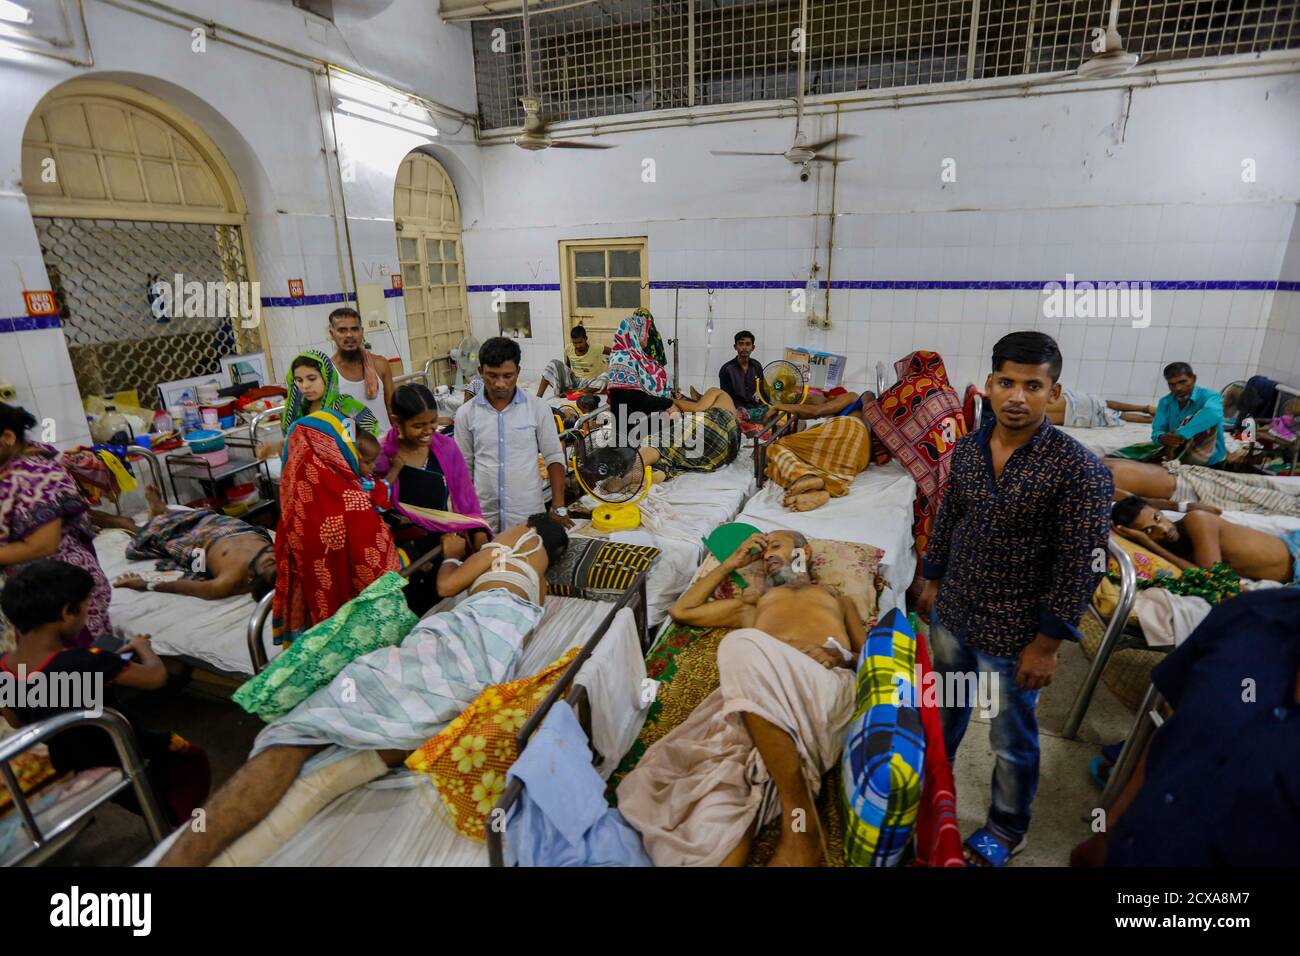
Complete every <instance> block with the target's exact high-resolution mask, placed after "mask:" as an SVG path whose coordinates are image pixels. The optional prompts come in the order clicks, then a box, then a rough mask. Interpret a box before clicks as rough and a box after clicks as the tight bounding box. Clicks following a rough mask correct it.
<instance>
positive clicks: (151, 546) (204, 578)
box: [94, 487, 275, 601]
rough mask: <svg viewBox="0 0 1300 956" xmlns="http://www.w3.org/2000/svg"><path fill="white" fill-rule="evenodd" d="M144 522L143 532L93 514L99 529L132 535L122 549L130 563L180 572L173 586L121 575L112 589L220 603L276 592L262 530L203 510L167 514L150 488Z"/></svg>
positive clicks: (119, 518) (121, 519) (271, 548)
mask: <svg viewBox="0 0 1300 956" xmlns="http://www.w3.org/2000/svg"><path fill="white" fill-rule="evenodd" d="M145 496H146V497H147V498H148V499H149V520H148V521H147V522H145V525H144V527H143V528H140V527H137V526H136V524H135V522H134V521H132V520H131V519H130V518H127V517H125V516H123V515H110V514H104V513H102V512H95V513H94V520H95V523H96V525H98V526H99V527H101V528H120V529H122V530H123V531H130V532H131V533H132V534H133V535H135V537H134V539H132V541H131V544H130V545H128V547H127V549H126V556H127V557H128V558H130V559H131V560H132V561H148V560H150V559H153V558H157V559H159V560H160V561H161V562H166V563H168V564H170V565H172V566H174V567H176V568H180V569H181V570H182V571H184V572H185V573H186V575H187V577H185V578H181V579H180V580H177V581H146V580H145V579H144V578H143V577H141V576H140V575H138V574H124V575H122V576H121V577H119V578H118V579H117V580H116V581H114V582H113V586H114V587H119V588H130V589H131V590H133V591H157V592H159V593H161V594H187V595H189V596H190V597H197V598H203V599H204V600H208V601H220V600H221V599H222V598H228V597H231V596H233V595H236V594H249V593H251V594H252V595H253V600H254V601H260V600H261V599H262V598H263V597H265V596H266V595H267V594H269V593H270V592H272V591H274V590H275V545H274V544H272V543H271V536H270V534H268V533H267V531H266V529H265V528H259V527H256V526H255V525H251V524H249V523H248V522H246V521H240V520H239V519H238V518H232V517H230V516H229V515H223V514H217V513H216V512H214V511H208V510H206V509H197V510H194V511H168V510H167V506H166V504H165V503H164V502H163V500H162V498H161V497H160V496H159V494H158V490H157V489H156V488H153V487H146V488H145Z"/></svg>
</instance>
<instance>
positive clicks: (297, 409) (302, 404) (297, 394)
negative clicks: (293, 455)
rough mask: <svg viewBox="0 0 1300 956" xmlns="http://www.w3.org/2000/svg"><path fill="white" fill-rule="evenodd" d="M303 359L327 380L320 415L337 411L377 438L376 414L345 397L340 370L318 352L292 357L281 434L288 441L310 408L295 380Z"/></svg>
mask: <svg viewBox="0 0 1300 956" xmlns="http://www.w3.org/2000/svg"><path fill="white" fill-rule="evenodd" d="M300 358H307V359H310V360H311V361H312V362H313V363H314V364H315V365H316V367H317V368H318V369H319V370H320V373H321V377H322V378H323V379H325V394H324V395H322V396H321V403H320V407H321V411H325V410H329V411H335V412H338V413H339V414H340V415H342V416H344V417H345V418H351V419H355V421H356V423H357V424H358V425H360V426H361V427H362V428H364V429H365V430H366V431H368V432H370V434H372V435H374V436H375V437H376V438H378V437H379V421H378V420H377V419H376V418H375V416H374V413H373V412H371V411H370V409H368V408H366V406H365V405H364V404H362V403H361V402H359V401H357V400H356V399H355V398H353V397H352V396H351V395H344V394H343V392H342V391H340V390H339V371H338V369H336V368H335V367H334V363H333V362H331V361H330V359H329V356H328V355H326V354H325V353H324V352H318V351H316V350H315V349H307V351H305V352H299V353H298V354H297V355H295V356H294V357H293V362H290V363H289V371H288V373H287V374H286V375H285V380H284V384H285V387H286V388H287V389H288V390H289V395H288V397H287V398H286V399H285V401H284V411H283V412H282V413H281V415H280V430H281V431H282V432H283V433H284V434H285V436H286V437H288V434H289V428H290V427H291V426H292V425H293V423H294V422H296V421H297V420H298V419H300V418H302V417H303V416H304V415H306V414H307V408H308V406H309V405H311V402H309V401H308V400H307V396H305V395H303V393H302V391H301V390H300V389H299V388H298V383H297V382H295V381H294V380H293V366H294V362H297V361H298V359H300Z"/></svg>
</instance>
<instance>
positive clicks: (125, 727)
mask: <svg viewBox="0 0 1300 956" xmlns="http://www.w3.org/2000/svg"><path fill="white" fill-rule="evenodd" d="M82 726H89V727H98V728H99V729H101V730H103V731H104V732H105V733H107V734H108V735H109V737H110V738H111V739H112V741H113V747H114V748H115V749H116V750H117V756H118V759H119V760H120V761H121V762H122V771H121V772H122V779H121V780H119V781H118V782H117V783H116V784H114V785H113V788H112V789H111V790H109V791H107V792H106V793H103V794H101V795H100V796H99V797H97V798H96V799H95V800H94V802H93V803H91V804H89V805H88V806H86V807H83V808H82V809H81V810H79V811H78V812H77V813H75V814H73V815H72V816H71V817H69V818H68V819H66V820H61V821H59V822H58V823H57V824H56V825H55V826H54V827H53V828H52V829H51V830H50V831H49V832H48V833H46V832H44V831H42V830H41V826H40V824H39V823H38V822H37V820H36V815H35V814H33V813H32V809H31V807H30V806H29V805H28V803H27V797H26V795H25V794H24V793H23V791H22V787H21V786H19V784H18V780H17V778H16V777H15V776H14V772H13V770H12V768H10V766H9V761H10V760H12V759H13V758H14V757H17V756H18V755H19V754H22V753H24V752H25V751H27V750H30V749H31V748H32V747H35V746H36V745H37V744H42V743H45V742H46V741H47V740H49V739H50V738H51V737H54V736H56V735H57V734H60V733H62V732H63V731H65V730H68V729H70V728H72V727H82ZM0 777H2V778H3V779H4V784H5V786H6V787H7V788H8V789H9V795H10V797H11V798H12V799H13V804H14V809H15V810H17V812H18V815H19V817H20V818H21V819H22V821H23V829H24V830H26V831H27V837H28V839H29V840H30V841H31V846H29V847H28V848H27V849H26V850H24V851H23V852H22V854H21V855H19V857H18V858H17V859H16V860H15V861H14V862H13V864H11V865H19V864H23V863H25V862H29V863H31V864H38V863H40V862H41V860H43V859H44V858H46V857H48V856H49V855H50V854H52V853H54V852H56V851H58V850H59V849H61V848H62V847H63V846H64V845H65V844H66V843H67V842H68V841H69V840H71V839H72V838H73V837H74V836H75V835H76V833H77V832H78V831H79V829H80V828H81V826H82V825H83V822H85V823H88V822H89V820H88V817H89V816H90V814H91V813H93V812H94V811H95V810H97V809H99V807H101V806H103V805H104V804H105V803H107V802H108V801H109V800H111V799H112V798H113V797H115V796H117V794H119V793H121V792H122V791H123V790H125V789H126V788H127V787H132V788H134V790H135V796H136V800H137V801H138V802H139V804H140V810H141V813H142V814H143V815H144V822H145V824H146V825H147V826H148V828H149V836H150V838H152V840H153V842H154V846H157V845H158V844H159V843H161V842H162V841H163V839H164V838H165V837H166V835H167V833H168V831H169V828H168V826H167V824H166V822H165V819H164V817H163V814H162V810H161V808H160V807H159V806H158V800H157V797H156V796H155V795H154V792H153V787H152V785H151V784H150V783H149V778H148V775H147V774H146V772H145V762H144V760H143V759H141V757H140V750H139V748H138V747H137V746H136V738H135V732H134V731H133V730H132V729H131V724H130V722H129V721H128V720H127V719H126V718H125V717H123V716H122V715H121V714H120V713H118V712H117V711H116V710H113V709H112V708H109V707H106V708H104V710H103V712H102V713H96V712H95V711H93V710H79V711H69V712H67V713H63V714H57V715H56V716H54V717H50V718H47V719H46V720H41V721H37V722H36V723H34V724H31V725H30V726H27V727H24V728H22V729H21V730H19V731H18V732H17V733H15V734H13V735H12V736H10V737H8V738H6V739H5V740H3V741H0Z"/></svg>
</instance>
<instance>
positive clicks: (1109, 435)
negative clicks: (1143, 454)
mask: <svg viewBox="0 0 1300 956" xmlns="http://www.w3.org/2000/svg"><path fill="white" fill-rule="evenodd" d="M1061 431H1063V432H1065V433H1066V434H1067V435H1069V436H1070V437H1071V438H1073V439H1075V440H1076V441H1078V442H1079V444H1081V445H1083V446H1084V447H1085V448H1087V449H1088V450H1089V451H1090V452H1092V453H1093V454H1094V455H1096V456H1097V457H1098V458H1103V457H1105V456H1106V455H1109V454H1110V453H1111V452H1113V451H1117V450H1118V449H1120V448H1124V447H1126V446H1128V445H1138V444H1142V443H1143V442H1149V441H1151V426H1150V425H1149V424H1148V425H1143V424H1141V423H1139V422H1125V423H1124V424H1123V425H1116V426H1115V427H1114V428H1062V429H1061Z"/></svg>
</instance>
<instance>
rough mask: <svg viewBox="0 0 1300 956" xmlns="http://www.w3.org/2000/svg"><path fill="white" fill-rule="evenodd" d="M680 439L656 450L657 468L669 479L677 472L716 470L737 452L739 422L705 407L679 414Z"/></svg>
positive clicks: (724, 413) (676, 426)
mask: <svg viewBox="0 0 1300 956" xmlns="http://www.w3.org/2000/svg"><path fill="white" fill-rule="evenodd" d="M678 428H680V435H681V440H679V441H676V440H675V441H673V442H672V443H671V444H668V445H664V446H663V447H662V448H660V449H659V455H660V458H659V464H658V466H656V467H658V468H659V469H660V470H662V471H663V472H664V473H665V474H666V475H667V476H668V477H669V478H673V477H675V476H676V474H677V473H678V472H681V471H717V470H718V469H719V468H722V467H723V466H724V465H729V464H731V463H732V462H733V461H735V460H736V455H737V454H738V453H739V452H740V422H739V421H737V420H736V416H735V415H733V414H731V412H728V411H726V410H725V409H721V408H706V409H705V410H704V411H702V412H691V413H689V414H687V415H683V416H682V417H681V421H680V425H678V424H677V423H674V431H675V432H676V429H678Z"/></svg>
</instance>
